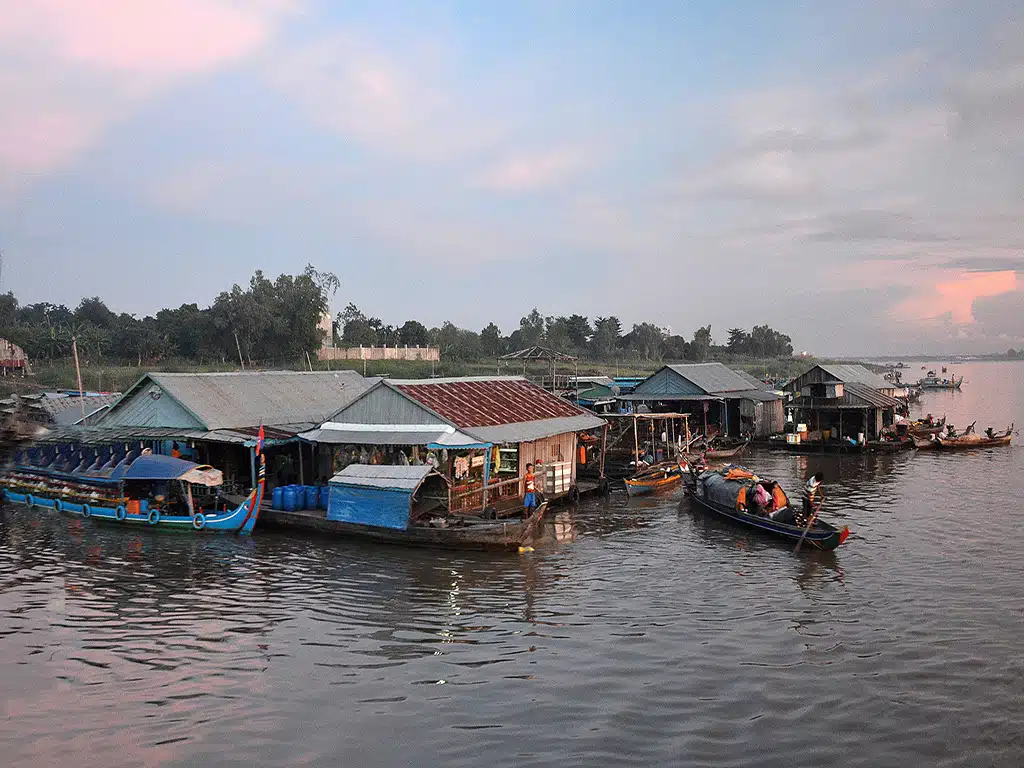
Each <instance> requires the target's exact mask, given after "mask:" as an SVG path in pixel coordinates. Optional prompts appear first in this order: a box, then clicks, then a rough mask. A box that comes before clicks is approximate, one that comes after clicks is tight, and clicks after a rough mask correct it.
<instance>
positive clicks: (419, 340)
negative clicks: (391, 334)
mask: <svg viewBox="0 0 1024 768" xmlns="http://www.w3.org/2000/svg"><path fill="white" fill-rule="evenodd" d="M398 343H399V344H406V345H408V346H410V347H423V346H426V344H427V327H426V326H425V325H423V323H420V322H418V321H416V320H406V321H405V323H403V324H402V327H401V328H399V329H398Z"/></svg>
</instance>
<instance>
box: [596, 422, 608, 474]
mask: <svg viewBox="0 0 1024 768" xmlns="http://www.w3.org/2000/svg"><path fill="white" fill-rule="evenodd" d="M607 450H608V424H607V423H605V425H604V426H603V427H602V428H601V458H600V466H599V467H598V477H599V479H600V480H604V456H605V452H606V451H607Z"/></svg>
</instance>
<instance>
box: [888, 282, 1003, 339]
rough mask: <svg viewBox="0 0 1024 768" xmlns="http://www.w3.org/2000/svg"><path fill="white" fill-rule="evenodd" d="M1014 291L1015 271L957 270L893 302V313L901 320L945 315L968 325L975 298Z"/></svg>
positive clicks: (972, 313)
mask: <svg viewBox="0 0 1024 768" xmlns="http://www.w3.org/2000/svg"><path fill="white" fill-rule="evenodd" d="M1016 290H1017V273H1016V272H1014V271H1012V270H1007V271H1001V272H960V273H957V274H956V276H955V277H954V278H953V279H952V280H944V281H941V282H938V283H936V284H935V286H934V287H933V288H931V289H929V290H927V291H925V292H923V293H919V294H917V295H915V296H912V297H911V298H909V299H907V300H905V301H903V302H901V303H900V304H899V305H897V306H896V307H895V308H894V310H893V314H894V316H895V317H896V318H898V319H901V320H911V321H919V320H934V319H936V318H939V317H941V316H943V315H949V317H950V319H951V320H952V322H954V323H956V324H959V325H969V324H972V323H974V322H975V319H974V312H973V306H974V301H975V299H979V298H983V297H989V296H1001V295H1002V294H1004V293H1011V292H1013V291H1016Z"/></svg>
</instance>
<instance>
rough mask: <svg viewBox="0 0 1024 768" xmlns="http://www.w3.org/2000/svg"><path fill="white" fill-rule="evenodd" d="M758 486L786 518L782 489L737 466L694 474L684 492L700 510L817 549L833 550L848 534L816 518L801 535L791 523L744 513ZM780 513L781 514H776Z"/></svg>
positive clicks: (799, 529)
mask: <svg viewBox="0 0 1024 768" xmlns="http://www.w3.org/2000/svg"><path fill="white" fill-rule="evenodd" d="M758 484H760V485H762V486H763V487H764V488H765V489H766V490H769V491H770V492H771V495H772V503H773V506H774V508H775V512H774V513H773V514H776V515H777V516H778V517H779V518H781V519H787V517H790V518H791V517H792V516H787V515H786V514H785V513H786V511H788V510H789V504H790V502H789V498H788V497H787V496H786V493H785V491H783V490H782V487H781V486H779V485H778V484H776V483H772V482H771V481H767V480H762V479H761V478H758V477H756V476H755V475H754V474H753V473H752V472H749V471H748V470H746V469H744V468H743V467H739V466H735V465H732V466H728V467H724V468H722V469H719V470H705V471H703V472H701V473H700V474H697V473H696V471H694V472H693V473H691V474H690V477H689V478H688V479H687V490H688V491H689V493H690V496H691V498H692V499H693V501H694V503H696V504H697V505H698V506H699V507H701V508H702V509H705V510H707V511H710V512H714V513H715V514H718V515H721V516H722V517H726V518H728V519H730V520H732V521H734V522H737V523H742V524H744V525H747V526H749V527H751V528H755V529H757V530H759V531H764V532H765V533H773V534H775V535H777V536H783V537H785V538H788V539H792V540H794V541H799V540H800V539H801V537H803V540H804V541H805V542H806V543H808V544H811V545H813V546H815V547H817V548H818V549H825V550H830V549H835V548H836V547H838V546H839V545H840V544H842V543H843V542H844V541H846V538H847V536H849V535H850V530H849V528H846V527H844V528H842V529H839V528H836V527H835V526H833V525H831V524H830V523H827V522H825V521H824V520H821V519H819V518H815V519H814V523H813V525H811V527H810V528H808V529H807V532H806V535H804V527H803V526H801V525H796V524H795V522H794V523H788V522H781V520H778V519H772V518H771V517H768V516H766V515H761V514H754V513H753V512H750V511H748V504H747V496H748V494H750V493H752V491H753V489H754V487H755V486H756V485H758ZM780 513H781V514H780Z"/></svg>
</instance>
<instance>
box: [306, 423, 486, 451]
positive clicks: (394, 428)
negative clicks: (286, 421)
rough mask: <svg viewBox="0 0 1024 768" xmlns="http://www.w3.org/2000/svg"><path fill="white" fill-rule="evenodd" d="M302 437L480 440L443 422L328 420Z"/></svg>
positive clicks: (340, 441)
mask: <svg viewBox="0 0 1024 768" xmlns="http://www.w3.org/2000/svg"><path fill="white" fill-rule="evenodd" d="M301 437H302V439H303V440H308V441H310V442H312V443H327V444H332V445H443V446H446V447H449V448H458V447H464V448H466V447H473V446H477V445H479V444H480V440H478V439H476V438H474V437H470V436H469V435H466V434H464V433H462V432H460V431H459V430H457V429H455V427H452V426H448V425H447V424H440V425H439V424H345V423H339V422H333V421H329V422H326V423H325V424H322V425H321V426H320V428H319V429H314V430H311V431H309V432H304V433H303V434H302V435H301Z"/></svg>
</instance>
